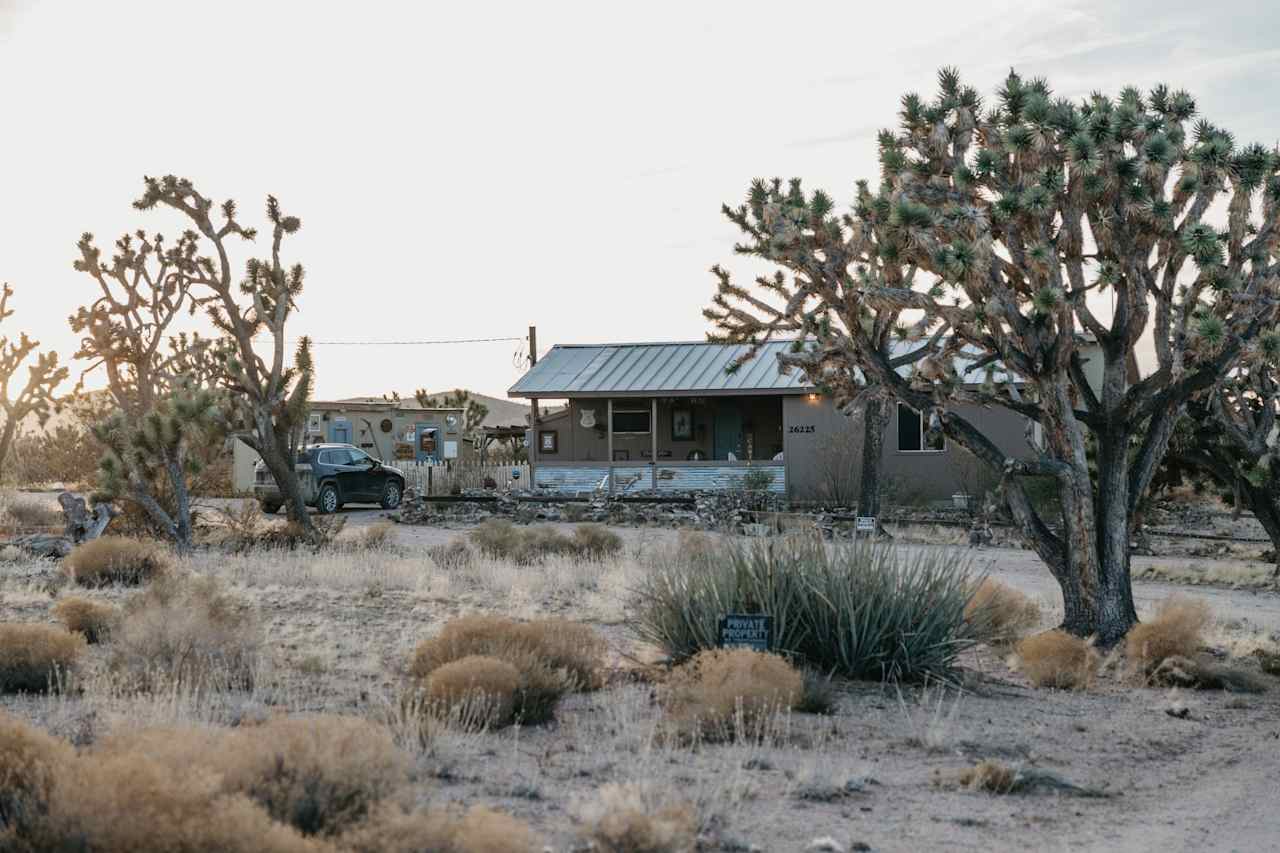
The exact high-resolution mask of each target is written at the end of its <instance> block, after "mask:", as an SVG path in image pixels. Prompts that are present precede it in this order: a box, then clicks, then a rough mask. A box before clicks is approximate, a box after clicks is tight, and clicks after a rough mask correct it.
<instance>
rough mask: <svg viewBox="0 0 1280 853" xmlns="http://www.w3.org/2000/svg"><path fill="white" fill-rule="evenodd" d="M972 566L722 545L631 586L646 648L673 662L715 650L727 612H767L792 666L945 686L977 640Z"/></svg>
mask: <svg viewBox="0 0 1280 853" xmlns="http://www.w3.org/2000/svg"><path fill="white" fill-rule="evenodd" d="M972 591H973V588H972V582H971V581H970V579H969V574H968V563H967V562H966V560H965V557H964V556H963V555H961V554H957V553H955V552H936V551H933V552H925V551H917V552H914V553H909V552H903V551H898V550H895V548H894V547H893V546H892V545H883V544H879V543H871V542H857V543H854V544H852V545H842V546H837V547H834V548H827V547H825V546H824V545H823V544H822V543H821V542H820V541H818V540H817V539H816V538H814V537H808V536H805V537H801V536H795V537H787V538H783V539H777V540H769V541H764V542H761V541H755V542H752V543H750V544H740V543H737V542H733V541H727V540H726V541H719V542H716V543H714V544H713V545H710V546H707V547H705V548H698V549H691V550H690V551H689V552H688V553H685V554H677V555H673V556H672V557H671V558H670V559H667V560H664V561H663V562H662V563H660V564H658V565H655V566H654V567H653V569H652V570H651V571H650V573H649V574H648V575H647V576H646V577H645V578H643V579H642V581H641V582H640V583H639V584H638V587H637V591H636V599H635V602H634V611H635V621H636V625H637V632H638V633H639V634H640V636H641V639H643V640H646V641H648V642H651V643H654V644H655V645H657V646H659V647H661V648H662V649H664V650H665V651H666V652H667V653H668V654H669V655H670V656H671V657H672V658H674V659H675V660H677V661H681V660H686V659H688V658H690V657H691V656H693V655H695V654H697V653H698V652H699V651H702V650H705V649H711V648H715V647H716V646H717V641H718V633H719V620H720V618H721V617H722V616H723V615H724V614H726V613H754V612H762V613H769V614H771V615H772V616H773V620H774V641H775V647H776V648H777V649H779V650H780V651H782V652H783V653H785V654H787V655H788V656H789V657H792V658H793V659H795V660H796V661H797V662H798V663H799V664H801V665H803V666H806V667H812V668H814V669H819V670H821V671H823V672H829V673H832V674H835V675H840V676H844V677H847V678H867V679H875V680H897V679H906V680H915V679H927V678H941V679H945V678H948V677H950V676H951V674H952V670H953V667H954V663H955V660H956V657H957V655H959V654H960V653H961V652H962V651H964V650H965V649H966V648H968V647H970V646H972V645H973V644H975V643H976V642H977V638H976V637H974V636H973V634H972V631H971V628H970V627H969V626H968V625H967V624H966V623H965V621H964V609H965V605H966V603H967V602H968V601H969V599H970V597H971V594H972Z"/></svg>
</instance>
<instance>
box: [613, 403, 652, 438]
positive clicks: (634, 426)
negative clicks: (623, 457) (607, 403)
mask: <svg viewBox="0 0 1280 853" xmlns="http://www.w3.org/2000/svg"><path fill="white" fill-rule="evenodd" d="M649 414H650V413H649V410H648V409H629V410H628V409H623V410H621V411H619V410H618V409H614V410H613V431H614V432H615V433H647V432H648V431H649Z"/></svg>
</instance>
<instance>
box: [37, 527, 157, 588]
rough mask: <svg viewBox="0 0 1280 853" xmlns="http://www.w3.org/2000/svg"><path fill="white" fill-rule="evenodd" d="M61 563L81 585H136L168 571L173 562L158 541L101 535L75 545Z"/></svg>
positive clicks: (69, 574)
mask: <svg viewBox="0 0 1280 853" xmlns="http://www.w3.org/2000/svg"><path fill="white" fill-rule="evenodd" d="M62 566H63V569H64V570H65V571H66V573H67V574H68V576H70V577H71V579H72V580H74V581H75V582H76V583H77V584H79V585H80V586H106V585H108V584H113V583H118V584H134V585H136V584H141V583H146V582H147V581H151V580H155V579H156V578H158V577H160V576H161V575H164V574H166V573H167V572H168V571H169V569H170V566H171V561H170V559H169V554H168V552H167V551H165V549H164V548H163V547H162V546H161V545H159V544H158V543H155V542H142V541H139V540H137V539H127V538H125V537H123V536H99V537H98V538H97V539H91V540H89V541H88V542H84V543H82V544H80V545H77V546H76V547H75V548H72V549H71V553H70V554H68V555H67V557H66V559H65V560H63V563H62Z"/></svg>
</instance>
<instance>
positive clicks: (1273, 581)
mask: <svg viewBox="0 0 1280 853" xmlns="http://www.w3.org/2000/svg"><path fill="white" fill-rule="evenodd" d="M1274 572H1275V567H1274V566H1271V565H1263V564H1236V563H1222V564H1209V565H1205V566H1192V565H1185V566H1172V565H1151V566H1147V567H1145V568H1143V569H1142V570H1141V571H1139V572H1136V573H1135V575H1134V577H1135V578H1137V579H1139V580H1155V581H1164V582H1166V583H1180V584H1187V585H1188V586H1201V585H1208V586H1228V587H1232V588H1236V589H1275V588H1276V587H1277V586H1278V585H1280V579H1277V578H1276V576H1275V573H1274Z"/></svg>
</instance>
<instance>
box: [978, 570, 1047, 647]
mask: <svg viewBox="0 0 1280 853" xmlns="http://www.w3.org/2000/svg"><path fill="white" fill-rule="evenodd" d="M1040 618H1041V615H1040V605H1039V604H1038V603H1036V602H1035V601H1033V600H1032V599H1030V598H1028V597H1027V596H1026V595H1023V594H1022V593H1021V592H1019V591H1018V590H1016V589H1014V588H1013V587H1011V586H1009V585H1007V584H1003V583H1001V582H1000V581H998V580H995V579H994V578H983V579H982V583H980V584H978V588H977V589H976V590H974V592H973V597H972V598H970V599H969V602H968V603H967V604H966V605H965V606H964V619H965V622H967V623H969V625H970V626H972V628H973V632H974V634H975V635H976V636H978V637H980V638H982V639H983V640H984V641H986V642H988V643H991V644H993V645H1002V644H1006V643H1013V642H1016V641H1017V640H1019V639H1020V638H1021V637H1022V636H1023V635H1024V634H1026V633H1027V632H1028V631H1030V630H1032V629H1034V628H1035V627H1037V626H1038V625H1039V624H1040Z"/></svg>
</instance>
